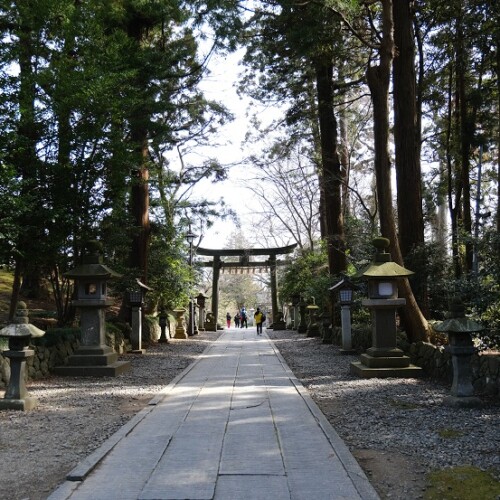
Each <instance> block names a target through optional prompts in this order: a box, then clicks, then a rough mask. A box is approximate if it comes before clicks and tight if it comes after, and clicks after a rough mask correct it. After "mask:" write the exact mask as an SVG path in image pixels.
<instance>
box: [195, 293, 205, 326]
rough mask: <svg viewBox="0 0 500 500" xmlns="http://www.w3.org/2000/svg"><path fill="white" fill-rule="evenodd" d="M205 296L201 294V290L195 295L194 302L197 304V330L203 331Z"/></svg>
mask: <svg viewBox="0 0 500 500" xmlns="http://www.w3.org/2000/svg"><path fill="white" fill-rule="evenodd" d="M206 300H207V297H206V296H205V295H203V294H202V293H201V292H200V293H199V294H198V296H197V297H196V303H197V304H198V311H199V312H198V331H199V332H204V331H205V303H206Z"/></svg>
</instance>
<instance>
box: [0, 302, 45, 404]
mask: <svg viewBox="0 0 500 500" xmlns="http://www.w3.org/2000/svg"><path fill="white" fill-rule="evenodd" d="M43 335H45V332H44V331H43V330H40V329H39V328H37V327H36V326H35V325H32V324H30V322H29V318H28V309H27V307H26V304H25V303H24V302H19V304H18V306H17V311H16V318H15V320H14V323H12V324H10V325H7V326H6V327H5V328H2V330H0V337H7V338H8V339H9V350H8V351H4V352H3V355H4V356H5V357H6V358H8V359H10V379H9V383H8V385H7V388H6V390H5V396H4V398H3V399H0V410H7V409H8V410H21V411H24V410H32V409H33V408H34V407H35V406H36V403H37V400H36V398H34V397H32V396H30V395H29V394H28V391H27V390H26V382H25V380H26V360H27V359H28V358H30V357H31V356H33V355H34V354H35V352H34V351H33V350H32V349H29V347H28V346H29V342H30V339H31V338H35V337H42V336H43Z"/></svg>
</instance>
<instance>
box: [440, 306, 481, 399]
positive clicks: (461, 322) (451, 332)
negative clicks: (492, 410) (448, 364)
mask: <svg viewBox="0 0 500 500" xmlns="http://www.w3.org/2000/svg"><path fill="white" fill-rule="evenodd" d="M434 329H435V330H436V331H437V332H444V333H447V334H448V338H449V345H448V346H447V347H446V350H447V351H449V352H450V354H451V361H452V365H453V382H452V385H451V396H449V397H447V398H445V403H446V404H449V405H450V406H464V407H467V406H477V405H479V404H480V403H481V401H480V399H479V398H477V397H475V396H474V387H473V386H472V370H471V363H470V361H471V356H472V355H473V354H474V353H475V352H476V350H477V349H476V348H475V347H474V344H473V342H472V336H471V334H472V333H475V332H480V331H482V330H484V328H483V327H482V326H481V325H480V324H478V323H476V322H475V321H472V320H471V319H468V318H466V317H465V307H464V305H463V303H462V301H461V300H460V298H458V297H454V298H453V299H452V300H451V301H450V310H449V312H448V314H447V319H445V320H444V321H443V322H442V323H440V324H438V325H436V326H434Z"/></svg>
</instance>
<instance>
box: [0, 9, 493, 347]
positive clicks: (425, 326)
mask: <svg viewBox="0 0 500 500" xmlns="http://www.w3.org/2000/svg"><path fill="white" fill-rule="evenodd" d="M0 30H1V33H2V36H1V45H0V89H1V93H0V110H1V112H0V167H1V170H0V194H1V196H0V259H1V262H2V263H3V264H4V265H5V266H8V267H9V268H11V269H12V270H13V274H14V282H13V292H12V300H11V307H10V315H11V316H12V315H13V312H14V310H15V307H16V303H17V301H18V298H19V296H20V294H22V295H23V296H25V297H33V298H34V297H37V296H39V295H40V294H42V293H43V290H44V289H45V288H46V285H47V284H49V285H50V288H51V291H52V293H53V296H54V303H55V309H56V310H57V313H56V314H57V319H58V322H59V323H60V324H66V323H68V322H70V321H71V320H72V317H73V314H74V312H73V311H72V309H71V307H70V298H71V293H72V288H71V283H70V282H69V281H68V280H66V279H65V278H64V272H66V271H67V270H69V269H71V268H72V267H74V266H75V264H76V263H77V262H79V260H80V257H81V255H82V254H83V253H84V251H85V248H84V247H85V242H87V241H89V240H95V239H98V240H100V241H101V242H102V244H103V248H104V251H105V261H106V263H107V264H109V265H110V267H111V268H113V269H114V270H116V271H118V272H120V273H122V274H123V275H124V276H125V278H124V279H122V280H121V281H120V282H119V283H117V285H116V286H115V291H116V292H117V293H118V294H121V293H123V292H125V291H126V290H127V289H129V288H130V287H131V286H132V285H133V284H134V283H135V280H136V279H137V278H138V279H140V280H141V281H142V282H144V283H146V284H148V285H149V286H151V287H152V288H153V290H154V294H153V295H154V296H153V295H152V297H151V298H152V300H151V302H152V305H151V307H152V308H154V307H156V306H157V305H158V303H160V302H163V303H164V304H166V305H167V306H168V307H170V308H172V307H175V306H177V305H180V304H186V301H187V299H188V297H189V296H190V294H192V293H193V289H194V288H198V287H199V286H202V285H203V283H202V281H203V275H202V273H201V272H200V270H199V269H196V266H195V269H194V270H192V269H191V268H190V266H189V265H188V260H189V259H188V258H187V256H188V254H189V249H188V246H187V244H186V240H185V235H186V233H187V232H188V231H189V230H192V231H194V232H195V233H196V234H197V235H199V236H200V239H198V241H196V244H200V243H202V239H201V235H203V234H204V233H205V232H206V231H207V229H208V228H210V227H211V226H212V225H213V223H214V221H216V220H219V219H224V218H226V219H227V218H231V217H233V218H234V216H235V213H234V210H232V209H231V207H228V206H227V205H225V204H224V201H223V200H219V201H215V200H213V199H212V198H211V191H212V190H211V189H207V188H205V189H203V190H201V192H202V193H203V192H206V193H207V194H206V196H204V197H203V196H199V195H198V194H196V195H195V187H196V186H199V185H201V184H203V183H206V182H207V181H208V182H209V183H214V184H216V183H219V182H222V181H224V180H225V179H227V177H228V175H229V172H230V171H231V169H234V168H242V167H243V168H244V169H245V171H246V172H247V175H246V180H247V182H246V185H247V187H249V189H250V190H251V191H253V193H254V194H255V195H257V196H258V199H259V201H260V204H259V209H258V210H255V212H254V214H253V220H252V223H253V225H254V226H255V227H258V228H259V230H252V231H245V232H244V234H243V236H241V235H238V234H235V235H233V238H232V240H231V241H230V242H229V245H232V246H245V245H248V244H256V243H258V244H259V245H269V246H277V245H281V244H283V243H289V242H296V243H297V244H298V250H297V253H296V255H294V260H293V263H290V264H289V265H288V266H285V267H283V268H282V271H281V272H280V274H281V277H280V283H281V287H280V290H281V297H280V299H281V301H282V302H285V301H288V300H290V299H291V298H292V297H293V296H294V295H296V294H297V293H301V294H302V295H303V297H304V298H305V299H310V298H311V297H315V299H316V300H317V301H318V303H319V304H320V305H321V306H322V307H323V306H324V305H326V304H327V303H328V302H329V300H330V297H329V296H328V292H327V290H328V286H331V284H332V283H334V282H335V281H336V280H338V279H339V277H340V276H341V275H342V273H349V274H354V273H355V272H356V271H357V270H359V269H360V268H361V267H362V266H363V264H366V262H367V261H369V260H370V259H371V256H372V247H371V245H370V242H371V240H372V238H373V237H374V236H378V235H379V234H381V235H383V236H385V237H387V238H388V239H389V240H390V252H391V255H392V258H393V260H395V261H396V262H398V263H399V264H402V265H404V266H405V267H407V268H410V269H411V270H413V271H415V277H414V278H413V279H412V280H411V282H409V281H408V280H403V281H402V283H401V287H400V295H401V296H403V297H405V298H406V300H407V306H406V307H405V308H404V310H402V311H401V315H402V318H401V319H402V323H403V326H404V328H405V330H406V331H407V334H408V337H409V339H410V340H426V339H428V338H429V335H430V329H429V320H430V319H441V318H442V317H443V315H444V313H445V311H446V308H447V305H446V299H447V298H448V297H449V295H450V293H460V294H461V295H462V297H463V298H464V300H465V301H466V303H467V304H468V306H469V310H468V312H469V313H471V314H472V315H473V316H474V317H475V318H476V319H479V320H480V321H482V322H483V323H484V324H485V326H486V327H487V330H488V332H489V336H490V337H492V336H494V335H495V334H496V335H498V329H499V324H500V299H499V297H500V294H499V291H500V290H499V282H500V280H499V277H500V238H499V233H500V205H499V183H500V177H499V175H500V168H499V162H500V159H499V154H498V151H499V142H500V127H499V122H500V78H499V71H500V51H499V45H500V43H499V42H500V7H499V6H498V2H490V1H486V0H483V1H481V0H466V1H463V0H452V1H450V2H447V3H446V5H443V4H442V2H440V1H438V0H429V1H426V2H418V1H416V2H408V1H407V0H379V1H369V2H362V1H359V0H351V1H347V0H326V1H324V0H314V1H308V2H293V1H283V0H278V1H271V2H259V1H253V2H237V1H233V0H209V1H185V2H181V1H178V0H104V1H103V0H99V1H98V0H87V1H79V0H72V1H70V0H57V1H56V0H26V1H23V2H20V1H19V2H17V1H9V2H7V1H1V2H0ZM207 47H209V49H207ZM237 49H239V50H243V51H244V57H243V65H244V68H245V71H244V74H243V75H242V77H241V80H240V84H239V91H240V92H241V94H242V95H245V96H247V97H248V98H251V99H252V102H254V103H257V104H258V106H256V107H255V112H254V113H252V108H250V109H249V111H248V113H249V115H248V122H249V124H250V126H249V129H248V132H247V135H246V137H245V142H246V143H247V144H254V147H253V149H252V153H251V154H249V155H247V156H245V157H244V158H243V159H242V160H241V161H240V162H239V165H238V166H235V165H234V164H231V163H227V162H223V161H221V160H220V158H218V157H217V156H216V155H214V156H213V157H203V156H202V155H200V154H199V152H200V151H204V150H205V149H204V148H205V147H206V146H207V145H210V146H211V147H212V148H214V147H215V146H217V144H221V143H222V142H224V138H223V137H221V136H220V134H219V130H220V127H222V126H223V125H224V124H226V123H228V122H230V121H231V120H232V118H233V116H232V114H231V113H230V111H229V110H228V109H227V107H226V106H225V105H224V103H221V102H217V101H214V100H211V99H209V98H207V96H206V95H204V93H203V92H202V90H201V89H202V82H203V81H204V79H205V78H207V77H208V62H209V60H210V58H211V57H212V55H213V54H218V55H221V56H224V54H229V53H231V52H233V51H235V50H237ZM263 107H264V108H265V109H266V110H267V112H266V113H265V117H266V119H265V120H263V119H262V117H263V116H264V115H263V114H262V109H263ZM269 116H272V119H271V120H269V119H268V117H269ZM173 152H174V153H175V154H176V159H175V160H173V156H172V153H173ZM204 185H206V184H204ZM199 192H200V190H199V189H198V190H197V191H196V193H199ZM260 228H265V230H263V229H262V230H261V229H260ZM241 300H242V301H245V302H247V301H248V300H253V299H250V298H247V297H242V299H241Z"/></svg>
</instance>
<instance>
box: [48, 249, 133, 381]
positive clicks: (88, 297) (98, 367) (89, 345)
mask: <svg viewBox="0 0 500 500" xmlns="http://www.w3.org/2000/svg"><path fill="white" fill-rule="evenodd" d="M64 276H65V277H66V278H70V279H74V280H75V282H76V287H77V299H76V300H74V301H73V305H74V306H75V307H76V308H77V309H78V310H79V312H80V329H81V341H80V347H79V348H78V349H77V350H76V351H75V352H74V353H73V355H71V356H69V358H68V362H67V364H66V365H64V366H58V367H56V368H55V369H54V372H55V373H57V374H58V375H69V376H84V377H114V376H116V375H119V374H120V373H123V372H124V371H126V370H129V369H130V363H129V362H128V361H117V359H118V355H117V354H116V353H115V352H114V351H113V349H111V347H109V346H107V345H106V308H108V307H109V306H110V305H111V301H110V300H109V299H108V296H107V281H108V280H109V279H111V278H118V277H120V275H119V274H118V273H116V272H114V271H113V270H111V269H110V268H109V267H107V266H106V265H104V264H103V263H102V255H101V252H100V245H99V243H98V242H90V243H89V244H88V245H87V254H86V255H85V256H84V258H83V263H82V264H81V265H79V266H77V267H76V268H75V269H73V270H71V271H68V272H67V273H65V275H64Z"/></svg>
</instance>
